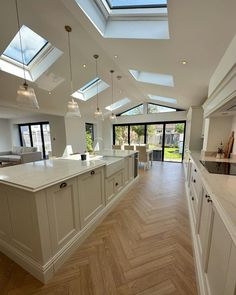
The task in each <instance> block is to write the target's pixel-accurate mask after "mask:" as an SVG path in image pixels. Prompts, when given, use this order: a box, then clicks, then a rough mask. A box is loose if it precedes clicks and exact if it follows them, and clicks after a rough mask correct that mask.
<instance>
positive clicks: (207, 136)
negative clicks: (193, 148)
mask: <svg viewBox="0 0 236 295" xmlns="http://www.w3.org/2000/svg"><path fill="white" fill-rule="evenodd" d="M231 130H232V117H231V116H227V117H226V116H225V117H212V118H209V119H207V120H206V124H205V132H204V141H203V150H204V151H208V152H216V151H217V148H218V147H219V145H220V143H221V141H222V142H223V145H224V146H225V144H226V143H227V142H228V140H229V136H230V133H231Z"/></svg>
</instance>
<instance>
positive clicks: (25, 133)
mask: <svg viewBox="0 0 236 295" xmlns="http://www.w3.org/2000/svg"><path fill="white" fill-rule="evenodd" d="M20 136H21V140H22V146H26V147H31V137H30V129H29V126H28V125H21V126H20Z"/></svg>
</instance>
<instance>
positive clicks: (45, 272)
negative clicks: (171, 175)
mask: <svg viewBox="0 0 236 295" xmlns="http://www.w3.org/2000/svg"><path fill="white" fill-rule="evenodd" d="M138 179H139V176H137V177H136V178H135V179H133V180H132V181H131V182H130V183H129V184H128V185H127V186H126V187H124V188H123V190H121V191H120V192H119V193H118V194H117V195H116V196H115V197H114V199H112V200H111V201H110V202H109V203H108V204H107V205H106V206H105V207H104V208H103V210H102V211H101V212H99V213H98V214H97V215H96V216H95V218H94V219H92V220H91V221H90V222H89V223H88V224H87V225H86V226H85V227H84V228H83V229H82V230H81V231H79V232H78V233H77V234H76V235H75V236H74V237H73V238H72V239H71V240H70V241H69V242H68V243H67V244H66V245H65V246H64V247H63V248H62V249H61V250H60V251H59V252H57V253H56V255H54V256H53V257H52V258H51V259H50V260H49V261H48V262H47V263H46V264H45V265H41V264H40V263H38V262H36V261H35V260H33V259H32V258H30V257H28V256H27V255H25V254H23V253H22V252H21V251H20V250H18V249H17V248H15V247H13V246H11V245H9V244H8V243H7V242H5V241H3V240H0V251H1V252H2V253H4V254H5V255H6V256H8V257H10V258H11V259H12V260H13V261H15V262H16V263H17V264H19V265H20V266H21V267H22V268H24V269H25V270H26V271H28V272H29V273H30V274H32V275H33V276H34V277H36V278H37V279H38V280H40V281H41V282H42V283H46V282H48V280H50V279H51V278H52V277H53V275H54V274H55V272H56V271H57V270H58V269H59V268H60V267H61V266H62V264H63V263H64V262H65V261H66V259H68V258H69V257H70V256H71V254H72V253H73V252H74V251H75V250H76V249H77V248H78V247H79V246H80V245H81V243H82V242H83V241H84V240H85V239H86V238H87V237H88V236H89V235H90V234H91V233H92V232H93V231H94V230H95V228H96V227H97V226H98V225H99V224H100V223H101V222H102V221H103V219H104V218H105V217H106V216H107V215H108V214H109V213H110V212H111V210H112V209H113V208H114V207H115V206H116V205H117V203H118V202H119V201H120V200H121V199H122V197H124V195H125V194H126V193H127V192H128V191H129V190H130V189H131V188H132V186H133V185H134V184H135V183H136V182H137V181H138Z"/></svg>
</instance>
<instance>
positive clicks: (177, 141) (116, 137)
mask: <svg viewBox="0 0 236 295" xmlns="http://www.w3.org/2000/svg"><path fill="white" fill-rule="evenodd" d="M184 140H185V121H178V122H154V123H140V124H125V125H113V144H115V145H121V146H123V145H127V144H131V145H139V144H141V145H143V144H148V146H149V149H152V150H153V160H154V161H168V162H182V161H183V155H184Z"/></svg>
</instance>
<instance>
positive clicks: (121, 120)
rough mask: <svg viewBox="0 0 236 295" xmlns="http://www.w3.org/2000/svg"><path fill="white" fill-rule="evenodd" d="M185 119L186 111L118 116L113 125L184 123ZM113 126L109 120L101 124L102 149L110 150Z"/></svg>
mask: <svg viewBox="0 0 236 295" xmlns="http://www.w3.org/2000/svg"><path fill="white" fill-rule="evenodd" d="M186 117H187V112H186V111H179V112H170V113H159V114H145V115H135V116H119V117H117V122H116V123H115V124H129V123H137V124H138V123H157V122H168V121H169V122H173V121H185V120H186ZM112 126H113V125H112V124H111V122H110V120H109V119H106V120H105V121H104V122H103V134H104V138H103V143H104V148H106V149H111V147H112V144H113V143H112V133H113V127H112Z"/></svg>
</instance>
